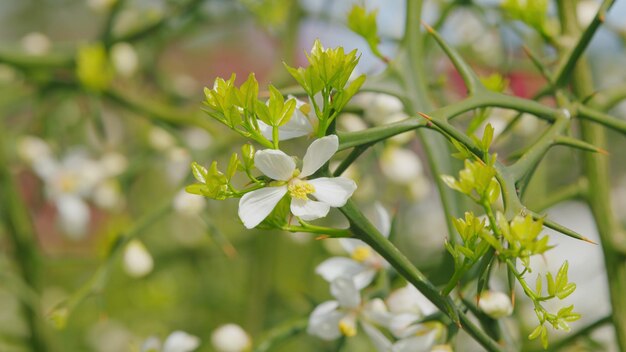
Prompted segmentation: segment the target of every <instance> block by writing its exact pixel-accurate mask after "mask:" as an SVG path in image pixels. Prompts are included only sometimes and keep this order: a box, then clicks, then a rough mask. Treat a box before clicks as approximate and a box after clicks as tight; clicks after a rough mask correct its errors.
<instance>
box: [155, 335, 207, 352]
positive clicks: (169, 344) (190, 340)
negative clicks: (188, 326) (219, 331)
mask: <svg viewBox="0 0 626 352" xmlns="http://www.w3.org/2000/svg"><path fill="white" fill-rule="evenodd" d="M198 346H200V339H199V338H198V337H196V336H193V335H190V334H188V333H186V332H184V331H180V330H179V331H174V332H173V333H171V334H170V336H168V337H167V338H166V339H165V342H163V349H162V350H161V351H162V352H191V351H193V350H195V349H196V348H198Z"/></svg>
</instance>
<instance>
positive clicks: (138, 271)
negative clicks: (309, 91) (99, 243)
mask: <svg viewBox="0 0 626 352" xmlns="http://www.w3.org/2000/svg"><path fill="white" fill-rule="evenodd" d="M153 267H154V260H153V259H152V256H151V255H150V252H148V250H147V249H146V246H144V245H143V243H141V242H140V241H139V240H132V241H130V242H129V243H128V244H127V245H126V248H125V249H124V270H125V271H126V273H127V274H128V275H130V276H132V277H136V278H139V277H143V276H146V275H148V274H149V273H150V272H151V271H152V268H153Z"/></svg>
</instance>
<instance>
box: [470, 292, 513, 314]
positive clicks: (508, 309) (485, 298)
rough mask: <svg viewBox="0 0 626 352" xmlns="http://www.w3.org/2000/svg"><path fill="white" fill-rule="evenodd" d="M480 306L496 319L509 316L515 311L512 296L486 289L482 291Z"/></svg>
mask: <svg viewBox="0 0 626 352" xmlns="http://www.w3.org/2000/svg"><path fill="white" fill-rule="evenodd" d="M478 307H479V308H480V310H482V311H483V312H485V314H487V315H488V316H490V317H492V318H494V319H500V318H503V317H507V316H509V315H511V313H513V305H512V304H511V298H509V296H507V295H506V294H504V293H502V292H499V291H484V292H483V293H481V294H480V300H479V301H478Z"/></svg>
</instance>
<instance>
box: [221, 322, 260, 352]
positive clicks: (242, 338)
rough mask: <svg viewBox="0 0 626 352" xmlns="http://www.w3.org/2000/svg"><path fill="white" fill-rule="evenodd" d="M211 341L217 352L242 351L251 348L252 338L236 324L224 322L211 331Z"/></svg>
mask: <svg viewBox="0 0 626 352" xmlns="http://www.w3.org/2000/svg"><path fill="white" fill-rule="evenodd" d="M211 343H212V344H213V347H214V348H215V349H216V350H217V351H218V352H244V351H249V350H250V349H251V348H252V340H251V339H250V336H249V335H248V333H246V331H245V330H244V329H243V328H241V326H239V325H237V324H225V325H222V326H220V327H218V328H217V329H215V330H214V331H213V333H212V334H211Z"/></svg>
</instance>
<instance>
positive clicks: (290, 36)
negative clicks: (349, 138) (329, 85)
mask: <svg viewBox="0 0 626 352" xmlns="http://www.w3.org/2000/svg"><path fill="white" fill-rule="evenodd" d="M118 1H119V3H118V4H114V1H110V0H87V1H82V0H49V1H45V0H3V1H1V2H0V123H1V125H0V129H2V132H1V133H0V143H1V145H2V146H1V148H0V151H1V152H2V154H3V155H4V157H3V159H0V160H1V161H3V163H2V164H3V165H2V166H1V168H3V169H4V171H3V175H9V176H11V178H12V179H13V180H14V181H15V183H14V184H8V183H7V184H5V188H3V190H4V191H5V194H4V195H2V196H3V198H2V210H3V211H7V209H16V208H20V209H25V211H26V213H27V214H28V215H29V218H30V220H32V222H28V221H27V220H28V219H23V220H24V221H26V222H27V223H26V224H23V226H25V228H26V232H28V233H31V234H32V235H33V240H34V243H35V244H34V246H35V249H36V251H37V252H39V256H40V266H41V271H40V275H39V279H38V281H39V282H38V283H37V285H36V286H37V290H38V291H39V292H33V290H32V289H30V288H28V287H27V286H26V285H24V282H23V281H22V278H20V276H19V275H18V273H19V261H20V259H19V257H20V256H22V259H24V255H26V254H27V253H25V252H22V251H20V249H19V248H16V247H14V246H13V245H11V241H10V240H9V238H10V236H11V233H10V232H11V231H13V229H12V228H11V227H9V226H7V225H3V226H1V227H0V235H1V237H0V249H1V251H0V350H1V351H27V350H28V348H27V347H26V345H25V344H24V339H25V338H26V337H27V334H28V324H27V322H26V321H25V320H24V316H23V314H22V311H21V309H22V308H21V307H22V305H23V301H27V303H26V304H33V305H36V306H38V307H41V309H40V311H41V312H40V313H41V317H42V319H43V320H45V321H46V322H45V323H44V325H45V327H44V328H43V329H44V331H45V338H46V340H47V342H48V344H49V346H50V348H51V350H53V351H103V352H104V351H110V352H114V351H139V349H140V346H141V345H142V344H143V343H144V341H145V340H146V339H147V338H149V337H150V336H157V337H158V338H160V339H165V338H166V337H167V336H168V335H169V334H170V333H171V332H172V331H175V330H183V331H185V332H187V333H189V334H192V335H194V336H197V337H199V339H200V341H201V344H200V347H199V348H198V351H213V350H214V346H213V345H212V343H211V334H212V333H213V331H214V330H215V329H216V328H217V327H219V326H221V325H223V324H227V323H236V324H238V325H240V326H242V327H243V328H244V329H245V331H246V332H247V334H249V336H250V337H251V338H252V339H253V341H259V340H260V339H262V338H263V336H264V333H266V332H267V331H268V330H269V329H272V328H274V327H276V326H280V325H282V324H289V323H290V322H294V324H296V323H298V322H299V321H302V320H303V319H306V318H307V316H308V314H309V313H310V311H311V310H312V308H313V307H314V306H315V305H316V304H317V303H319V302H321V301H323V300H326V299H328V298H329V297H330V295H329V293H328V285H327V283H325V282H324V281H323V280H322V279H321V278H320V277H318V276H317V275H315V274H314V269H315V266H316V265H317V264H319V263H320V262H322V261H323V260H324V259H326V258H327V257H329V256H331V255H335V254H338V253H341V249H340V248H339V247H338V246H337V244H336V243H334V242H333V241H330V240H329V241H316V240H314V238H313V237H312V236H310V235H306V234H287V233H279V232H267V231H244V230H243V227H242V226H241V225H240V223H239V222H238V219H237V217H236V206H237V204H236V201H226V202H215V201H205V200H204V199H199V198H196V197H194V196H191V195H186V194H185V193H184V191H182V190H183V188H184V186H185V185H186V184H189V183H192V182H193V181H192V179H191V176H190V170H189V164H190V163H191V161H192V160H194V161H197V162H199V163H201V164H204V165H208V164H210V162H211V161H212V160H218V161H219V162H221V163H222V164H224V163H226V162H227V160H228V157H229V156H230V153H231V152H232V151H235V150H237V149H238V148H239V147H240V146H241V144H242V143H243V142H244V141H243V140H242V139H241V138H240V137H239V136H238V135H236V134H234V133H230V131H228V130H227V129H225V128H222V126H219V125H218V124H217V123H213V121H210V118H209V117H208V116H206V115H205V114H204V113H203V112H202V99H203V90H202V89H203V87H204V86H209V87H210V86H212V82H213V80H214V79H215V78H216V77H229V76H230V75H231V73H236V74H237V81H238V82H242V81H243V80H244V79H245V78H246V77H247V75H248V74H249V73H250V72H254V73H255V74H256V77H257V79H259V81H260V82H261V85H262V86H265V85H266V84H267V83H270V82H271V83H273V84H274V85H276V86H278V87H290V86H293V84H294V81H293V80H291V79H290V77H289V76H288V75H287V73H286V71H285V70H284V68H283V64H282V62H283V61H284V62H286V63H288V64H290V65H292V66H294V65H305V63H306V57H305V56H304V52H305V51H307V50H309V48H310V47H311V46H312V43H313V41H314V40H315V39H316V38H319V39H320V40H321V41H322V43H323V44H324V45H325V46H328V47H334V46H337V45H343V46H344V47H345V48H346V49H348V50H351V49H358V50H359V52H360V53H361V55H362V56H361V60H360V64H359V66H358V67H357V70H358V71H359V72H360V73H366V74H368V75H375V74H376V72H380V71H381V70H382V69H383V68H384V63H383V62H381V61H380V60H378V59H377V58H376V57H374V56H373V55H371V54H370V53H369V51H368V48H367V45H366V43H365V42H364V41H363V40H362V39H360V38H359V37H358V36H357V35H356V34H354V33H352V32H350V31H349V30H348V29H347V27H346V25H345V16H346V14H347V12H348V10H349V9H350V7H351V5H352V3H353V2H352V1H347V0H346V1H324V0H302V1H297V0H266V1H258V0H241V1H234V0H186V1H185V0H169V1H166V0H163V1H160V0H143V1H141V0H127V1H122V0H118ZM359 3H363V2H362V1H359ZM365 3H366V4H367V7H368V8H378V9H379V17H378V23H379V28H380V32H381V37H382V38H383V42H382V45H381V50H382V52H383V53H384V54H385V55H388V56H389V57H391V58H393V55H394V51H395V49H396V48H397V44H398V41H399V40H400V39H401V37H402V35H403V27H404V10H403V8H404V1H401V0H386V1H385V0H379V1H365ZM450 3H453V1H434V0H433V1H426V11H425V18H424V19H425V21H426V22H429V23H435V22H437V21H439V20H440V17H441V13H442V10H443V9H444V8H448V7H450V10H447V11H449V12H448V14H447V17H445V20H441V21H442V22H441V23H440V25H441V27H440V28H441V32H442V34H443V35H444V37H445V38H446V39H447V40H448V41H449V42H450V43H451V44H453V45H454V46H456V47H458V48H459V49H460V50H461V52H462V53H463V55H464V56H465V57H466V58H467V59H468V61H470V62H471V63H472V65H473V66H474V67H475V68H476V69H477V70H478V71H479V72H481V73H483V74H485V75H488V74H490V73H492V72H500V73H501V74H502V75H503V76H504V78H505V79H506V80H507V81H508V88H507V90H508V91H509V92H510V93H511V94H516V95H520V96H524V97H529V96H532V95H533V93H534V92H536V91H538V90H539V89H540V88H542V86H543V85H544V81H543V79H542V78H541V76H540V75H539V74H538V73H537V72H536V70H535V69H534V68H533V67H532V65H531V64H530V62H529V61H528V59H527V57H525V56H524V54H523V51H522V50H521V44H522V43H526V45H528V46H530V47H533V48H541V42H540V41H539V40H538V39H537V38H536V37H534V36H533V34H532V33H530V32H529V31H527V30H526V29H525V28H524V27H523V25H520V24H519V23H516V22H515V21H511V20H509V19H507V18H506V16H502V14H501V12H500V11H499V10H498V2H497V1H475V3H478V4H480V7H476V6H473V5H471V3H472V1H457V3H459V4H458V5H455V6H448V5H449V4H450ZM583 3H584V4H585V6H587V7H586V8H584V7H581V8H580V9H579V16H580V17H581V19H580V20H581V21H584V20H589V16H590V15H593V13H594V12H593V11H594V6H596V7H597V2H595V1H584V2H583ZM464 4H465V5H464ZM111 13H115V15H114V16H111ZM624 15H626V4H625V3H624V1H618V2H617V4H616V6H615V9H614V10H613V11H612V12H611V16H610V17H609V20H608V26H607V27H606V28H603V29H601V30H600V33H599V35H598V37H597V38H596V39H595V40H594V42H593V43H592V46H591V48H590V50H589V55H590V57H591V63H592V67H593V68H594V72H595V74H596V81H597V82H596V83H597V86H598V87H606V86H610V85H612V84H615V83H619V82H623V81H624V79H625V78H626V71H625V70H624V69H623V68H624V67H626V56H624V55H623V53H624V51H623V49H624V48H623V47H624V38H625V35H624V33H626V32H625V31H626V26H624V21H623V16H624ZM585 16H587V17H585ZM431 44H432V43H431ZM105 47H106V48H108V50H109V54H108V56H104V57H100V58H99V56H98V55H99V54H98V52H99V50H103V48H105ZM431 48H432V55H431V56H432V57H430V58H429V60H431V61H430V64H431V66H432V68H433V69H432V71H431V76H429V77H428V81H429V82H430V84H431V85H432V87H433V96H434V97H435V99H436V100H437V102H438V103H439V104H445V102H448V101H453V100H455V99H458V98H459V97H460V96H461V95H462V93H463V86H462V84H461V83H460V79H459V78H458V76H457V75H456V74H455V73H454V71H453V69H452V68H451V66H450V64H449V62H448V61H447V60H446V59H445V58H443V56H442V55H441V52H440V51H439V50H438V49H436V48H435V46H432V47H431ZM90 50H91V51H90ZM537 51H538V52H542V57H543V58H545V60H546V61H547V62H549V61H550V60H551V59H554V53H551V52H544V51H543V50H541V49H538V50H537ZM81 55H82V57H83V59H81ZM85 57H88V58H87V59H85ZM81 60H83V61H85V62H83V63H82V64H81ZM98 60H104V62H105V64H101V63H100V64H98ZM77 66H78V67H82V68H79V69H77ZM85 82H91V84H92V85H91V86H89V84H86V83H85ZM102 82H104V83H102ZM100 84H101V85H100ZM102 87H104V88H102ZM394 104H395V105H394ZM348 110H349V111H348V113H346V114H345V115H343V116H341V117H340V118H339V122H338V123H339V129H341V130H357V129H361V128H366V127H368V126H374V125H377V124H381V123H385V122H390V121H394V120H399V119H402V118H405V117H406V116H407V112H405V111H402V107H401V106H399V107H398V106H397V103H396V102H394V101H393V99H389V98H387V97H381V96H376V95H371V94H369V95H368V94H362V95H360V96H357V97H355V98H354V100H353V103H352V104H351V105H350V107H349V109H348ZM614 115H615V116H619V117H622V118H624V117H625V116H626V106H623V105H622V106H617V107H616V108H615V110H614ZM512 117H513V116H512V115H511V113H509V112H507V111H493V112H492V114H491V117H490V119H489V121H490V122H491V123H492V124H494V126H495V127H496V130H497V131H498V132H501V131H502V130H503V129H504V127H505V126H506V124H507V123H508V122H510V121H511V119H512ZM541 128H542V125H541V123H539V122H537V121H536V120H535V119H533V118H532V117H523V118H522V120H521V122H520V123H519V124H518V125H517V126H516V127H515V128H514V129H513V131H512V132H511V133H508V135H507V137H506V138H503V140H502V142H501V143H500V144H499V145H498V148H499V150H500V151H501V153H502V155H507V153H510V152H511V151H513V150H515V149H517V148H519V147H520V146H523V145H526V144H527V143H528V141H531V140H532V138H533V136H536V135H537V134H538V133H539V131H541ZM412 137H414V135H411V134H408V135H406V136H401V138H397V139H396V140H395V141H392V142H389V143H386V144H384V145H380V146H377V147H376V148H373V149H372V150H371V151H370V152H368V153H367V154H366V155H365V156H364V157H363V158H362V159H360V160H359V163H358V165H357V166H356V167H354V168H352V169H351V170H349V172H350V175H351V176H352V177H354V178H355V179H356V180H357V182H358V183H359V190H358V191H357V193H356V194H355V198H356V200H357V201H358V202H360V203H361V204H363V205H367V204H371V203H372V202H373V201H375V200H378V201H380V202H382V203H383V204H384V205H385V207H386V208H387V209H388V210H390V211H392V212H393V213H394V214H396V222H397V224H396V235H395V237H394V241H396V243H398V244H399V245H400V246H401V248H402V249H403V251H404V252H405V253H406V254H407V255H408V256H409V257H410V258H411V260H412V261H413V262H415V263H416V264H417V265H418V266H419V267H420V268H421V269H423V270H424V271H425V272H427V273H428V274H429V275H430V276H431V278H432V279H433V280H434V281H435V282H439V283H442V282H445V280H446V278H447V275H448V273H449V270H450V267H449V262H446V260H445V256H444V251H445V250H444V247H443V241H444V238H445V233H446V229H445V221H444V218H443V214H442V211H441V206H440V203H439V200H438V196H437V192H436V189H435V188H434V185H433V184H432V179H433V177H436V176H437V175H431V174H430V172H429V170H428V167H427V162H426V159H425V156H424V155H423V153H422V151H421V146H420V143H419V141H418V140H416V139H415V138H412ZM609 137H610V139H611V143H612V144H611V153H612V154H611V156H610V158H611V162H612V164H613V170H614V183H613V185H614V195H615V196H614V198H613V200H614V209H615V211H616V212H617V215H618V217H619V218H620V219H621V221H622V222H624V220H626V203H625V202H626V176H625V173H624V171H626V162H624V160H625V159H624V157H623V155H622V153H621V152H620V150H624V148H626V142H625V140H624V139H623V138H622V137H621V136H618V135H617V134H611V135H610V136H609ZM306 143H307V142H303V143H302V144H303V145H306ZM292 145H293V146H296V144H292ZM579 164H580V160H579V156H578V155H577V154H575V153H572V152H570V151H569V150H561V149H558V148H557V149H556V150H554V151H553V152H551V153H550V155H549V156H548V161H547V162H544V163H543V164H542V167H541V168H540V169H539V170H538V171H537V176H536V177H535V178H534V180H533V184H532V186H531V187H530V192H529V194H528V197H527V202H528V204H531V205H532V204H535V205H537V206H539V205H541V202H542V197H543V196H544V195H545V193H546V192H547V190H549V189H551V188H552V187H556V186H559V185H563V184H567V183H569V182H571V181H573V180H575V179H576V178H577V174H576V171H573V170H578V169H579V168H578V167H577V165H579ZM7 177H8V176H7ZM3 182H8V181H7V179H6V178H3ZM11 185H12V186H11ZM7 187H12V189H13V190H15V191H16V194H17V195H18V197H17V198H15V197H9V195H8V193H7V192H6V191H7V190H8V189H9V188H7ZM549 213H550V214H551V215H552V216H553V217H554V219H555V220H557V221H560V222H561V223H562V224H564V225H566V226H569V227H571V228H573V229H575V230H577V231H578V232H581V233H583V234H585V235H586V236H587V237H589V238H591V239H597V234H595V230H594V226H593V222H592V219H591V216H590V215H589V213H588V210H587V209H586V208H585V207H584V206H583V205H581V204H578V203H574V202H571V203H567V204H564V205H561V206H559V207H557V208H554V209H551V210H550V212H549ZM328 222H329V223H331V224H336V225H341V224H342V219H341V217H340V216H338V215H337V214H334V215H333V216H331V218H330V219H329V220H328ZM23 228H24V227H23ZM31 230H32V231H31ZM128 234H131V235H133V236H135V240H134V241H132V242H130V243H128V244H125V245H124V246H121V247H120V246H116V243H119V242H117V241H119V238H123V236H125V235H128ZM552 242H553V243H555V244H558V246H557V248H556V249H555V250H554V253H553V255H551V256H549V258H550V259H549V260H541V259H540V260H539V261H538V262H537V265H538V266H545V267H549V268H551V269H552V270H555V268H558V266H559V265H560V263H561V262H562V260H564V259H568V260H570V277H571V280H572V281H575V282H577V283H578V286H579V290H578V291H576V293H575V294H574V295H572V297H571V300H572V302H574V303H576V307H577V309H578V310H579V311H581V312H582V313H583V316H584V318H583V322H584V321H587V322H591V321H593V320H595V319H597V318H599V317H601V316H603V315H606V314H607V313H608V312H609V310H610V307H609V304H608V298H607V297H608V296H607V292H606V283H605V276H604V271H603V264H602V263H603V262H602V257H601V251H600V248H599V247H598V246H590V245H588V244H584V243H580V242H576V241H573V240H569V239H564V238H562V237H559V236H558V235H555V236H554V240H553V241H552ZM111 253H113V256H111ZM16 257H17V258H18V259H17V260H16ZM25 260H29V258H26V259H25ZM446 263H447V264H446ZM589 297H593V299H589ZM68 302H70V303H68ZM519 304H520V306H521V308H520V309H518V310H517V311H518V312H521V313H520V314H522V313H523V312H524V311H527V313H528V315H530V316H531V318H532V310H531V308H530V307H529V306H524V303H523V302H519ZM522 315H524V314H522ZM511 324H514V325H515V324H517V325H516V326H517V328H519V329H521V331H524V329H525V328H526V329H527V328H529V327H530V325H529V326H525V325H524V324H525V323H524V319H521V320H520V321H519V322H517V323H515V322H513V321H512V322H511ZM583 324H584V323H581V326H582V325H583ZM526 335H527V333H526ZM521 336H522V337H521V340H524V337H523V336H524V334H523V333H522V335H521ZM598 339H599V341H603V343H606V344H607V345H606V346H605V347H603V348H610V346H611V345H612V343H611V341H612V337H611V332H610V330H607V329H605V330H600V331H599V334H598ZM607 346H609V347H607ZM333 348H334V345H333V344H329V343H324V342H322V341H320V340H318V339H316V338H314V337H311V336H308V335H307V334H306V333H299V334H297V335H296V336H294V337H291V338H289V339H288V340H287V341H285V342H284V343H282V344H281V345H280V346H279V347H277V348H276V350H277V351H323V350H329V351H330V350H333ZM369 349H371V346H370V345H369V342H368V341H366V340H365V339H363V338H359V337H357V338H355V339H350V341H348V343H347V344H346V346H345V347H344V350H346V351H364V350H369Z"/></svg>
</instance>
